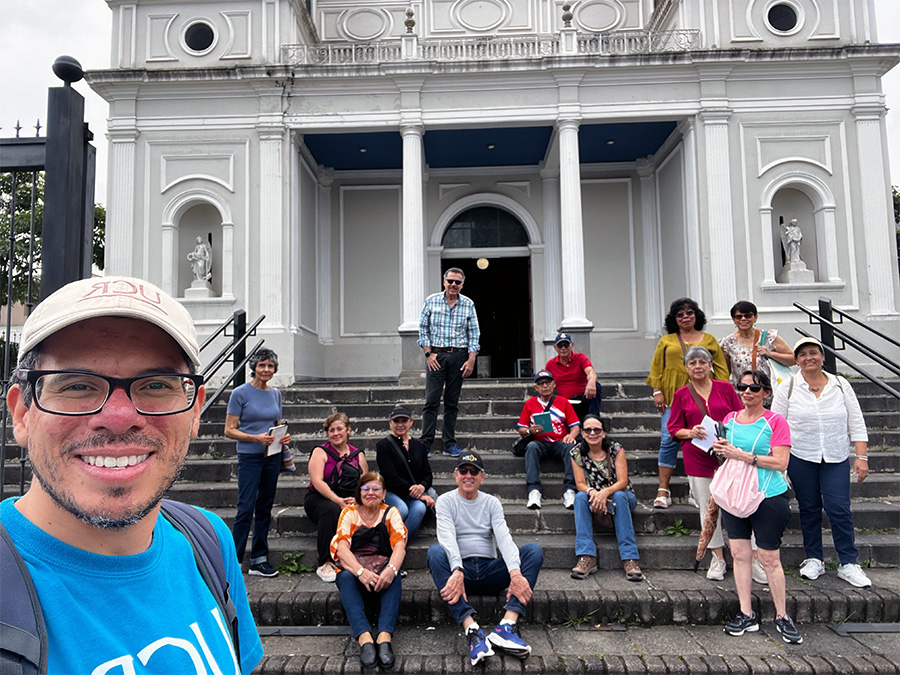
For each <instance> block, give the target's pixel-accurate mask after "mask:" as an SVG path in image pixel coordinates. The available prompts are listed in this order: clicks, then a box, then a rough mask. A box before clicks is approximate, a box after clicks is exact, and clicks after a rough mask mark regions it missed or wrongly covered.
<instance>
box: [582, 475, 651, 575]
mask: <svg viewBox="0 0 900 675" xmlns="http://www.w3.org/2000/svg"><path fill="white" fill-rule="evenodd" d="M612 500H613V503H614V504H615V505H616V513H615V515H614V516H613V522H614V523H615V525H616V539H617V540H618V542H619V558H620V559H621V560H637V559H638V558H640V555H639V554H638V548H637V540H636V539H635V536H634V523H633V522H632V520H631V512H632V511H634V509H635V507H636V506H637V497H635V496H634V493H633V492H629V491H628V490H618V491H617V492H614V493H613V496H612ZM575 555H592V556H595V557H596V555H597V546H596V544H594V522H593V520H592V517H591V504H590V501H589V500H588V496H587V493H586V492H579V493H578V494H577V495H575Z"/></svg>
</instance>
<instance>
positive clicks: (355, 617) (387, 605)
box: [335, 570, 403, 638]
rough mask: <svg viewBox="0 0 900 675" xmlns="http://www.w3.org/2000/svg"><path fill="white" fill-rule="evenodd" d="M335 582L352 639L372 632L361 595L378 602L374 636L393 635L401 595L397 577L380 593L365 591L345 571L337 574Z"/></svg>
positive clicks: (353, 575) (349, 573) (401, 583)
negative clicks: (379, 634)
mask: <svg viewBox="0 0 900 675" xmlns="http://www.w3.org/2000/svg"><path fill="white" fill-rule="evenodd" d="M335 582H336V583H337V587H338V588H339V589H340V591H341V604H342V605H343V606H344V613H346V615H347V621H349V622H350V630H352V631H353V637H356V638H358V637H359V636H360V635H362V634H363V633H370V632H371V631H372V626H371V625H370V624H369V618H368V617H367V616H366V601H365V599H364V596H363V593H365V597H367V598H371V599H376V598H377V599H378V601H379V607H378V630H377V631H376V635H377V634H378V633H390V634H391V635H393V634H394V626H396V625H397V614H399V613H400V595H401V594H402V593H403V582H402V580H401V579H400V577H399V576H398V577H396V578H395V579H394V580H393V581H392V582H391V585H390V586H388V587H387V588H385V589H384V590H383V591H381V593H373V592H371V591H367V590H365V589H364V588H363V587H362V585H361V584H360V583H359V579H357V578H356V575H355V574H353V572H348V571H347V570H341V571H340V572H338V575H337V579H336V580H335Z"/></svg>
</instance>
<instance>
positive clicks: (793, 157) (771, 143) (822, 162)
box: [756, 136, 834, 178]
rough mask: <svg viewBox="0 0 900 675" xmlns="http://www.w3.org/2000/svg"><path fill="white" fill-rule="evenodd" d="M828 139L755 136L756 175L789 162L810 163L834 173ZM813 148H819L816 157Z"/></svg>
mask: <svg viewBox="0 0 900 675" xmlns="http://www.w3.org/2000/svg"><path fill="white" fill-rule="evenodd" d="M830 140H831V138H830V137H829V136H757V137H756V152H757V154H756V157H757V174H756V177H757V178H759V177H760V176H762V175H763V174H764V173H766V172H767V171H769V170H770V169H772V168H774V167H776V166H778V165H779V164H787V163H789V162H802V163H804V164H812V165H814V166H818V167H820V168H822V169H824V170H825V171H826V172H827V173H828V174H830V175H834V166H833V164H832V157H831V143H830V142H829V141H830ZM817 146H818V147H817ZM814 150H819V153H818V155H819V156H818V157H816V156H815V153H814V152H813V151H814ZM804 151H805V152H804Z"/></svg>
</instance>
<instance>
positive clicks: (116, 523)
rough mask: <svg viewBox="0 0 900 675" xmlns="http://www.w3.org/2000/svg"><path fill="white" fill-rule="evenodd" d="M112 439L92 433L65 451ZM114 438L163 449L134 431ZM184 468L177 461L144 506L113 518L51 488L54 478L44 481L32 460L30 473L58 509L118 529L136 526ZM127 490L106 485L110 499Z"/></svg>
mask: <svg viewBox="0 0 900 675" xmlns="http://www.w3.org/2000/svg"><path fill="white" fill-rule="evenodd" d="M111 440H112V439H110V438H109V437H107V436H103V435H94V436H91V437H89V438H87V439H84V440H82V441H79V442H77V443H73V444H71V445H68V446H66V448H65V452H64V454H71V453H72V452H74V451H75V450H81V449H86V448H92V449H99V448H102V447H103V446H104V445H107V444H108V443H109V442H110V441H111ZM115 440H119V441H124V442H126V443H129V444H132V445H138V446H140V447H145V448H148V449H151V450H154V451H159V450H161V449H162V448H163V445H162V443H159V442H157V441H154V440H151V439H147V438H146V437H145V436H143V435H141V434H136V433H132V434H124V435H122V436H119V437H117V438H116V439H115ZM79 461H81V460H79ZM183 467H184V463H182V464H180V465H179V466H178V468H177V469H176V471H175V472H174V473H173V475H172V478H171V480H169V481H168V483H167V484H165V485H163V486H161V487H160V489H159V490H157V492H156V493H155V494H154V495H153V496H152V497H151V498H150V499H149V500H147V503H146V504H144V505H143V506H136V507H134V508H133V509H132V510H131V511H129V512H128V513H126V514H124V515H122V516H119V517H118V518H114V517H113V516H112V515H111V514H110V513H108V512H106V513H103V512H101V513H95V514H90V513H87V512H86V511H84V510H82V509H81V508H80V507H79V505H78V504H77V503H76V501H75V499H74V497H73V496H72V495H70V494H63V493H62V492H60V491H58V490H56V489H54V487H53V481H50V480H45V479H44V477H43V476H42V475H41V473H40V472H39V471H38V468H37V466H36V465H35V463H34V462H31V472H32V473H33V474H34V478H35V479H36V480H37V481H38V482H39V483H40V484H41V488H43V490H44V492H46V493H47V494H48V495H50V497H51V499H53V501H54V502H56V504H57V505H58V506H59V507H60V508H61V509H63V510H65V511H67V512H68V513H70V514H72V515H73V516H75V517H76V518H78V519H79V520H81V521H82V522H84V523H87V524H88V525H91V526H93V527H98V528H101V529H104V530H121V529H124V528H126V527H131V526H132V525H135V524H137V523H139V522H140V521H141V520H143V519H144V518H145V517H146V516H147V515H148V514H149V513H150V512H151V511H152V510H153V509H154V508H156V506H157V504H159V503H160V501H162V499H163V497H165V495H166V492H168V491H169V488H171V487H172V485H173V484H174V483H175V481H176V480H178V477H179V476H180V475H181V470H182V469H183ZM129 490H130V488H127V487H114V488H109V489H108V490H107V492H106V494H107V496H108V497H110V498H112V499H120V498H122V497H124V496H125V495H126V494H128V491H129Z"/></svg>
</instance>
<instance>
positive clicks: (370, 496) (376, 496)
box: [359, 480, 384, 508]
mask: <svg viewBox="0 0 900 675" xmlns="http://www.w3.org/2000/svg"><path fill="white" fill-rule="evenodd" d="M359 494H360V496H361V497H362V504H363V506H365V507H367V508H378V507H380V506H381V504H382V502H384V485H382V484H381V482H380V481H377V480H370V481H367V482H365V483H363V484H362V485H361V486H360V488H359Z"/></svg>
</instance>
